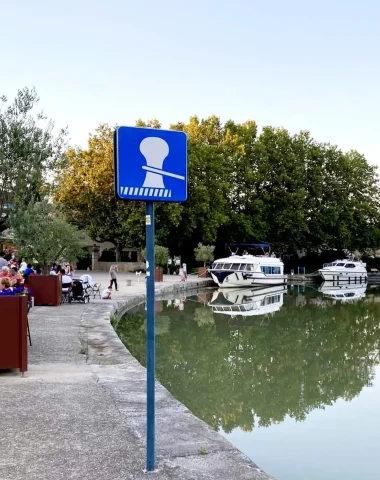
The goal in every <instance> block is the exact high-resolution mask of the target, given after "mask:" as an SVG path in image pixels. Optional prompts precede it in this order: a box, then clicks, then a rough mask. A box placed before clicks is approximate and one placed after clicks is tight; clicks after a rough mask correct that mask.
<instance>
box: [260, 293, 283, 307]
mask: <svg viewBox="0 0 380 480" xmlns="http://www.w3.org/2000/svg"><path fill="white" fill-rule="evenodd" d="M280 300H281V297H280V295H273V296H272V297H265V298H264V299H263V300H261V304H260V305H262V306H264V305H272V304H273V303H278V302H279V301H280Z"/></svg>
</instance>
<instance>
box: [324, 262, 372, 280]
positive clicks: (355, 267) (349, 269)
mask: <svg viewBox="0 0 380 480" xmlns="http://www.w3.org/2000/svg"><path fill="white" fill-rule="evenodd" d="M318 273H319V274H320V275H321V277H322V278H323V280H327V281H338V282H341V281H353V280H355V279H357V280H358V281H359V282H360V283H364V282H366V281H367V277H368V274H367V269H366V264H365V263H363V262H361V261H359V262H358V261H355V260H354V259H353V257H351V258H349V259H345V260H335V262H331V263H325V264H324V265H323V268H321V269H319V270H318Z"/></svg>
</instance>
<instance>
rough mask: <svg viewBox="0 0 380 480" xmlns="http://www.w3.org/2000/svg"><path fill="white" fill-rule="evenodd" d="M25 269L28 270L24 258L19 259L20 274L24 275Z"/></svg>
mask: <svg viewBox="0 0 380 480" xmlns="http://www.w3.org/2000/svg"><path fill="white" fill-rule="evenodd" d="M27 268H28V264H27V263H26V261H25V258H23V259H21V263H20V272H21V273H24V272H25V270H26V269H27Z"/></svg>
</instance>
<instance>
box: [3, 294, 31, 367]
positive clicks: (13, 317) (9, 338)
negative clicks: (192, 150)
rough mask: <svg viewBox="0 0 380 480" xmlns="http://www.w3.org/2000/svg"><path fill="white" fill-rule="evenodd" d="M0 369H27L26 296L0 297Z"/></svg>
mask: <svg viewBox="0 0 380 480" xmlns="http://www.w3.org/2000/svg"><path fill="white" fill-rule="evenodd" d="M0 312H1V315H0V317H1V318H0V370H8V369H13V368H19V369H20V372H26V371H27V369H28V344H27V335H28V330H27V324H28V297H27V296H22V297H16V296H15V297H11V296H9V297H6V296H1V297H0Z"/></svg>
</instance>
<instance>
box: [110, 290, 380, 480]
mask: <svg viewBox="0 0 380 480" xmlns="http://www.w3.org/2000/svg"><path fill="white" fill-rule="evenodd" d="M115 328H116V330H117V332H118V334H119V336H120V338H121V339H122V340H123V342H124V343H125V345H126V346H127V347H128V349H129V350H130V351H131V352H132V354H133V355H134V356H135V357H136V358H137V359H138V360H139V361H140V362H141V363H142V364H143V365H144V364H145V333H146V320H145V308H144V305H142V306H141V307H137V308H135V309H134V310H132V311H130V312H129V313H128V314H126V315H125V316H124V317H123V319H122V320H121V321H120V322H119V323H118V324H117V325H116V326H115ZM156 330H157V331H156V334H157V337H156V342H157V347H156V348H157V350H156V354H157V366H156V368H157V371H156V374H157V378H158V379H159V381H160V382H161V383H162V384H163V385H164V386H165V387H166V388H167V389H168V390H169V391H170V392H171V393H172V394H173V395H174V396H175V397H176V398H177V399H178V400H179V401H181V402H182V403H184V404H185V405H186V406H187V407H188V408H189V409H190V410H191V411H192V412H193V413H194V414H195V415H196V416H197V417H199V418H201V419H202V420H204V421H205V422H207V423H208V424H209V425H210V426H211V427H213V428H214V429H215V430H218V431H219V432H220V433H221V434H222V435H225V436H226V437H227V438H228V439H229V440H230V441H231V442H232V443H233V444H234V445H235V446H236V447H237V448H239V449H240V450H241V451H243V452H244V453H245V454H246V455H248V456H249V457H250V458H251V459H252V460H253V461H254V462H255V463H257V464H258V465H259V466H260V467H261V468H262V469H263V470H265V471H266V472H267V473H269V474H271V475H273V476H274V477H276V478H277V479H278V480H306V479H307V480H322V479H323V480H340V479H342V480H357V479H363V480H372V479H373V480H375V479H376V480H378V479H379V478H380V367H379V363H380V358H379V347H380V289H379V287H368V288H367V289H366V287H365V286H362V287H360V286H356V285H355V286H349V287H347V288H345V289H343V290H342V289H337V288H336V287H333V286H331V285H327V284H324V285H323V286H321V287H315V288H313V287H303V286H288V287H283V286H281V287H269V288H266V289H262V290H255V291H254V290H250V289H248V290H247V289H243V290H241V289H240V290H232V289H231V290H228V289H227V290H224V292H221V291H212V290H208V291H205V292H201V293H199V294H197V295H194V296H190V297H187V298H176V299H175V298H173V299H171V300H165V301H160V302H156Z"/></svg>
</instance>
